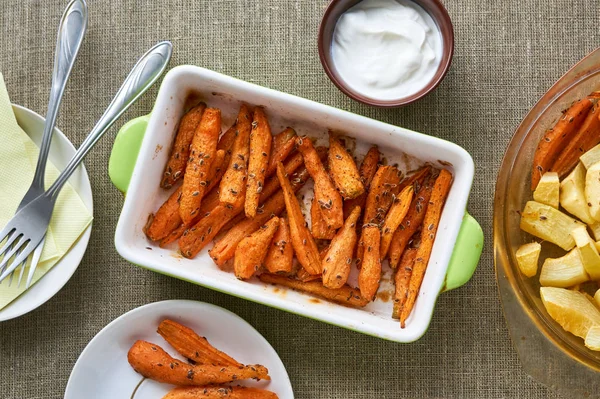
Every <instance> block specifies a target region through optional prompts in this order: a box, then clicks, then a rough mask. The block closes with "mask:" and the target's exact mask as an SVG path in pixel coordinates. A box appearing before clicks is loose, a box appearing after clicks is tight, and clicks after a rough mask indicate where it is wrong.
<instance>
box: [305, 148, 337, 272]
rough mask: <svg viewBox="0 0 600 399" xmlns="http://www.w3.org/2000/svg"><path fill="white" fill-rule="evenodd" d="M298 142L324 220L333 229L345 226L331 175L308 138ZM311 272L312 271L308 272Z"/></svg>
mask: <svg viewBox="0 0 600 399" xmlns="http://www.w3.org/2000/svg"><path fill="white" fill-rule="evenodd" d="M296 142H297V143H298V149H299V151H300V152H301V153H302V156H303V157H304V165H306V169H308V173H310V175H311V177H312V178H313V180H314V182H315V187H314V192H315V198H316V200H317V203H318V204H319V206H320V207H321V213H322V215H323V219H324V220H325V222H326V223H327V225H328V226H330V227H331V228H333V229H338V228H340V227H342V225H343V224H344V205H343V203H342V196H341V195H340V193H339V192H338V191H337V190H336V189H335V186H334V185H333V183H332V181H331V179H330V178H329V174H328V173H327V171H326V170H325V167H324V166H323V163H322V162H321V160H320V159H319V156H318V154H317V151H315V147H314V146H313V144H312V142H311V141H310V139H309V138H308V137H299V138H298V139H297V140H296ZM308 271H309V272H310V270H308Z"/></svg>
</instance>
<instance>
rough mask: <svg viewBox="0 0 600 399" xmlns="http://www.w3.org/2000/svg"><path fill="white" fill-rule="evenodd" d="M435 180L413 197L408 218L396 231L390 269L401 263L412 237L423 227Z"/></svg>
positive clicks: (392, 245) (429, 181)
mask: <svg viewBox="0 0 600 399" xmlns="http://www.w3.org/2000/svg"><path fill="white" fill-rule="evenodd" d="M434 181H435V179H434V178H430V179H427V180H426V181H425V182H424V185H423V186H422V187H421V189H420V191H419V192H418V193H416V194H415V195H414V197H413V200H412V203H411V204H410V209H409V210H408V213H407V214H406V217H405V218H404V220H403V221H402V223H400V226H398V228H397V229H396V232H395V233H394V237H393V238H392V242H391V244H390V249H389V251H388V255H389V258H390V267H391V268H392V269H395V268H396V266H397V265H398V262H400V257H401V256H402V253H403V252H404V249H405V248H406V246H407V245H408V243H409V241H410V239H411V237H412V236H413V234H415V232H416V231H417V230H418V229H419V227H421V224H422V223H423V218H425V212H426V211H427V204H429V197H430V196H431V190H432V189H433V183H434Z"/></svg>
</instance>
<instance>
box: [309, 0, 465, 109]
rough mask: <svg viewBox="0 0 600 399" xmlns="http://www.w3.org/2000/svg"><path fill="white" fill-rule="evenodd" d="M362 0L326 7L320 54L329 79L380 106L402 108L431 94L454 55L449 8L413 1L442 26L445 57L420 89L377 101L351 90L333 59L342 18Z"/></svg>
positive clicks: (429, 0) (334, 1) (337, 0)
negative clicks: (409, 93) (337, 25)
mask: <svg viewBox="0 0 600 399" xmlns="http://www.w3.org/2000/svg"><path fill="white" fill-rule="evenodd" d="M360 1H361V0H331V2H330V3H329V5H328V6H327V9H326V10H325V14H324V15H323V19H322V20H321V26H320V27H319V57H320V58H321V63H322V64H323V69H325V73H327V76H329V79H331V81H332V82H333V83H334V84H335V85H336V86H337V87H338V88H339V89H340V90H341V91H342V92H343V93H344V94H346V95H347V96H348V97H350V98H352V99H354V100H356V101H359V102H361V103H364V104H368V105H373V106H376V107H387V108H393V107H401V106H403V105H407V104H410V103H412V102H415V101H417V100H419V99H420V98H422V97H424V96H426V95H427V94H429V93H430V92H431V91H432V90H433V89H435V88H436V87H437V86H438V85H439V84H440V82H441V81H442V79H444V76H446V72H448V69H449V68H450V63H451V62H452V55H453V54H454V29H453V28H452V21H451V20H450V16H449V15H448V11H446V9H445V8H444V6H443V5H442V3H441V2H440V1H439V0H411V1H412V2H414V3H415V4H417V5H419V6H421V8H423V9H424V10H425V11H426V12H427V13H428V14H429V15H430V16H431V18H432V19H433V21H434V22H435V23H436V25H437V26H438V29H439V30H440V32H441V35H442V60H441V62H440V65H439V67H438V70H437V72H436V73H435V75H434V76H433V78H432V79H431V81H430V82H429V83H427V84H426V85H425V86H424V87H423V88H422V89H421V90H419V91H418V92H416V93H414V94H412V95H410V96H407V97H403V98H398V99H396V100H377V99H373V98H371V97H367V96H365V95H363V94H361V93H359V92H357V91H355V90H353V89H351V88H350V87H349V86H348V85H347V84H346V82H344V80H343V79H342V78H341V77H340V76H339V74H338V72H337V70H336V69H335V66H334V63H333V60H332V59H331V58H332V57H331V43H332V41H333V34H334V32H335V26H336V24H337V21H338V19H339V18H340V16H341V15H342V14H343V13H345V12H346V11H347V10H348V9H349V8H351V7H353V6H355V5H356V4H358V3H359V2H360Z"/></svg>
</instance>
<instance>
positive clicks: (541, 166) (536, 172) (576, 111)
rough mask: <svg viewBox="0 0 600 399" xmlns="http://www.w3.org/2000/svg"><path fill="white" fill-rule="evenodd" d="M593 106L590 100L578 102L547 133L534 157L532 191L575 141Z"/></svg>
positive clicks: (585, 99)
mask: <svg viewBox="0 0 600 399" xmlns="http://www.w3.org/2000/svg"><path fill="white" fill-rule="evenodd" d="M593 105H594V103H593V102H592V101H591V100H590V99H589V98H584V99H582V100H579V101H576V102H575V103H574V104H573V105H571V107H570V108H569V109H567V110H566V111H565V113H564V115H563V116H562V117H561V118H560V119H559V121H558V122H557V123H556V125H555V126H554V127H553V128H552V129H548V131H546V134H544V137H542V139H541V140H540V142H539V144H538V146H537V148H536V150H535V154H534V156H533V170H532V172H531V190H535V188H536V187H537V184H538V183H539V181H540V178H541V177H542V175H543V174H544V173H545V172H547V171H548V170H550V168H551V167H552V165H553V164H554V162H555V161H556V159H557V158H558V156H559V154H560V152H561V151H562V149H563V148H565V147H566V146H567V144H568V143H569V142H570V141H571V140H572V139H573V135H574V134H575V133H576V132H577V130H578V129H579V127H580V126H581V125H582V123H583V122H584V120H585V118H586V116H587V114H588V111H589V110H590V109H591V108H592V106H593Z"/></svg>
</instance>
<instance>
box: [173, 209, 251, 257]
mask: <svg viewBox="0 0 600 399" xmlns="http://www.w3.org/2000/svg"><path fill="white" fill-rule="evenodd" d="M239 212H240V209H237V210H236V209H234V208H233V207H232V206H231V205H218V206H217V207H216V208H215V209H213V210H212V211H210V212H208V215H206V216H205V217H203V218H201V219H200V220H199V221H198V223H196V224H195V225H194V226H193V227H191V228H190V229H187V230H186V231H184V232H183V235H182V236H181V238H180V239H179V250H180V251H181V254H182V255H183V256H185V257H186V258H193V257H195V256H196V255H198V253H199V252H200V251H201V250H202V249H203V248H204V247H205V246H206V245H208V243H210V242H211V241H212V240H213V238H215V236H216V235H217V234H218V233H219V231H220V230H221V228H222V227H223V226H224V225H225V223H227V222H228V221H229V220H230V219H232V218H233V217H234V216H235V215H236V214H237V213H239Z"/></svg>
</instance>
